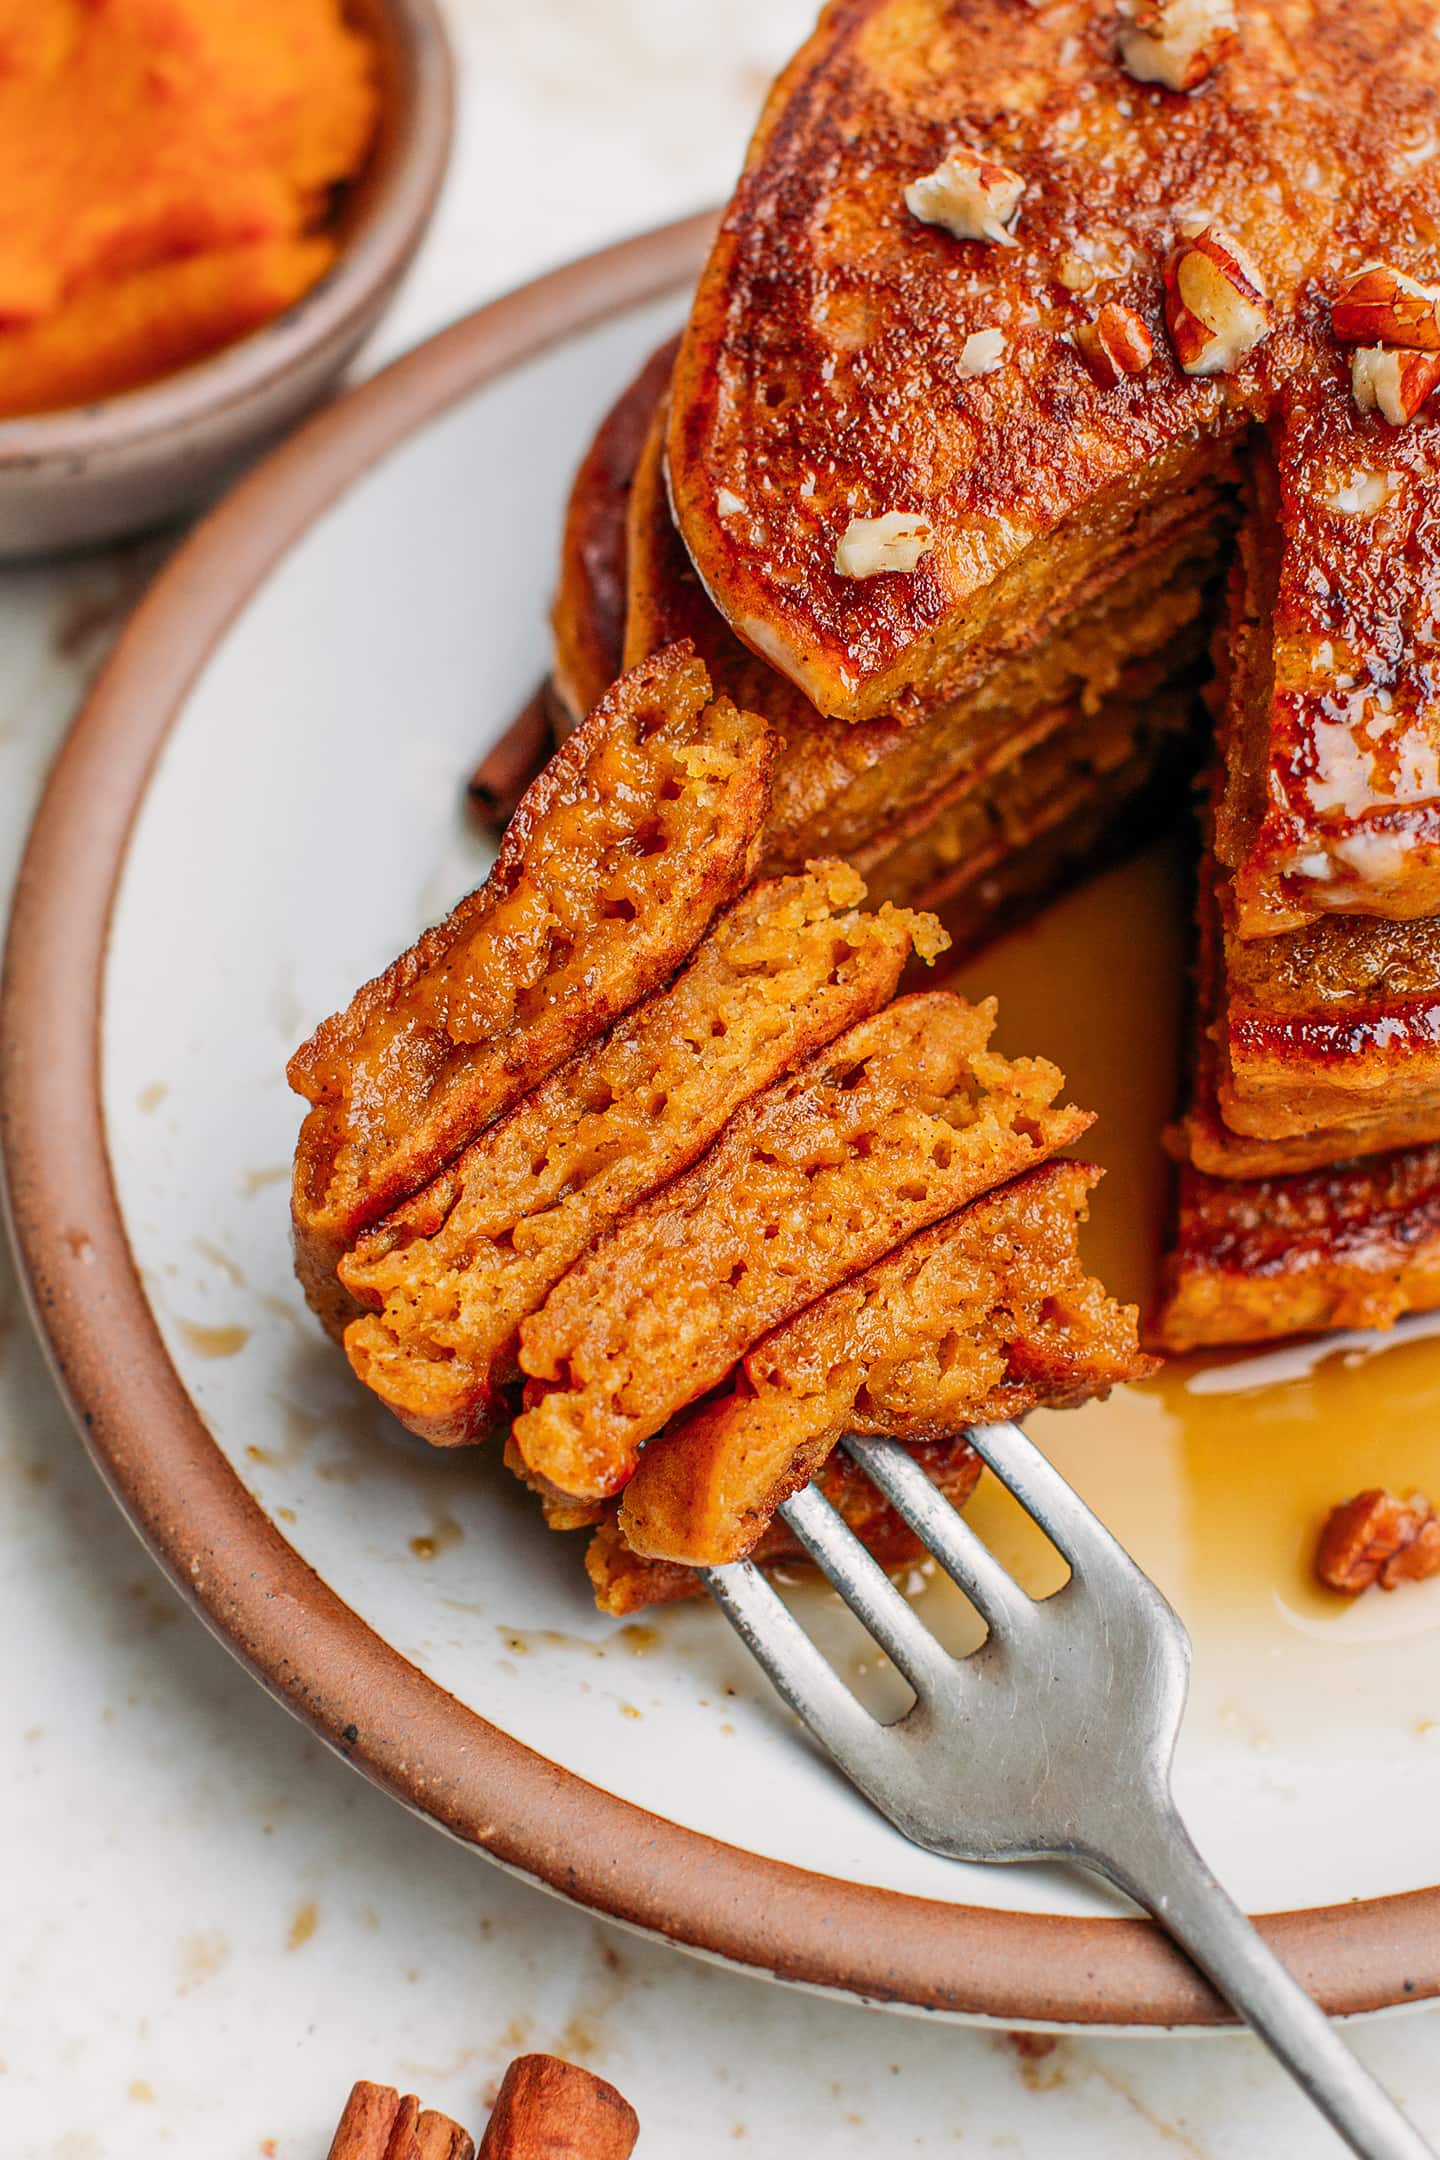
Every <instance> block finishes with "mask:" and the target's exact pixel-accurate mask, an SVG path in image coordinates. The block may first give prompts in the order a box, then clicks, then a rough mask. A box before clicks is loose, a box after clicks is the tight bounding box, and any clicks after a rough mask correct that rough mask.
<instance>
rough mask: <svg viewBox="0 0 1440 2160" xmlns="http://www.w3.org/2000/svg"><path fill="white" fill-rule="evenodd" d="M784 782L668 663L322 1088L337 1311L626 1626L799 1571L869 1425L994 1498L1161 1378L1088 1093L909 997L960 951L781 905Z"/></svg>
mask: <svg viewBox="0 0 1440 2160" xmlns="http://www.w3.org/2000/svg"><path fill="white" fill-rule="evenodd" d="M776 748H777V744H776V739H775V737H774V736H773V734H772V732H771V730H770V729H769V727H768V726H767V724H766V722H765V721H764V720H763V719H762V718H759V717H758V716H756V715H753V714H750V713H747V712H744V711H742V710H740V709H739V708H738V707H737V706H735V705H734V704H733V703H732V702H731V700H729V699H728V698H724V697H721V698H717V697H715V696H714V695H713V691H712V686H711V683H710V680H709V677H708V675H707V673H706V670H705V668H704V665H703V663H702V662H701V661H700V660H699V659H698V657H697V656H696V654H695V651H694V648H693V646H691V645H689V644H686V643H683V642H682V643H679V644H674V645H671V646H670V647H668V648H667V649H666V650H665V651H663V652H661V653H659V654H658V655H655V656H652V657H651V658H650V659H648V660H646V661H644V662H643V663H642V664H641V665H639V666H638V667H636V668H634V669H632V670H631V671H630V672H629V673H627V674H626V675H624V676H622V677H621V679H620V680H619V681H618V682H617V683H616V684H615V685H614V686H613V687H612V688H611V689H610V690H609V691H608V692H607V693H606V695H605V696H604V697H603V698H602V700H601V701H600V703H599V705H598V706H597V707H596V708H595V710H594V712H593V713H591V714H590V715H589V717H588V718H587V719H586V720H585V721H584V723H583V724H582V725H581V726H580V727H579V728H578V729H576V730H575V731H574V732H573V733H572V734H571V735H570V736H569V737H568V739H567V740H566V742H565V743H564V745H563V746H562V748H561V749H560V750H559V751H558V752H557V753H556V755H555V756H554V757H553V758H552V759H551V760H550V762H549V764H548V765H547V766H546V768H545V769H544V771H543V772H542V773H541V775H540V777H539V778H538V779H537V780H536V782H535V783H534V785H533V786H532V787H531V789H530V790H529V792H528V793H527V795H526V796H525V798H524V799H523V800H522V802H521V804H520V807H519V809H518V810H517V812H516V814H515V817H514V818H513V820H512V821H511V824H510V827H509V830H508V832H507V834H506V837H505V841H504V845H503V847H502V849H501V852H500V856H499V859H498V861H497V863H496V865H495V869H494V871H493V872H492V874H491V877H490V879H489V880H488V882H487V883H486V885H485V886H484V887H483V888H482V889H481V890H480V891H479V892H477V893H474V894H472V895H471V896H470V897H469V898H468V899H467V900H465V901H464V902H462V903H461V905H460V907H459V908H457V909H456V911H455V912H454V914H453V915H451V916H450V917H449V919H448V920H447V921H446V922H444V923H442V924H441V925H439V926H438V927H437V928H436V929H434V930H431V931H429V932H427V933H426V935H425V936H424V937H423V938H422V939H421V940H420V942H419V943H418V944H417V945H416V946H414V947H413V948H412V950H411V951H410V952H408V953H406V954H404V955H403V956H402V957H401V959H399V960H397V961H396V962H395V964H394V966H393V967H391V968H390V969H388V970H387V971H386V973H385V975H383V976H382V977H380V978H379V979H378V981H376V982H374V983H371V984H368V985H367V986H366V987H365V988H364V989H363V990H361V991H360V992H359V993H358V995H357V996H356V997H355V998H354V999H353V1000H352V1002H351V1004H350V1005H349V1007H348V1008H347V1009H346V1011H345V1012H343V1013H339V1014H337V1015H336V1016H335V1017H334V1018H333V1019H331V1020H328V1021H327V1022H325V1024H324V1025H323V1026H322V1027H321V1028H320V1029H319V1030H318V1031H317V1033H316V1034H315V1036H314V1037H313V1038H312V1039H311V1041H310V1042H309V1043H307V1044H306V1045H305V1046H304V1048H303V1049H301V1050H300V1051H299V1052H298V1053H297V1054H296V1057H295V1058H294V1060H293V1061H292V1064H291V1068H290V1072H291V1080H292V1083H293V1084H294V1085H295V1086H296V1088H297V1089H299V1090H300V1091H301V1092H302V1093H304V1094H305V1095H306V1096H308V1098H309V1099H310V1102H311V1104H312V1108H311V1110H310V1113H309V1115H308V1117H307V1118H306V1121H305V1124H304V1127H303V1129H302V1133H301V1140H300V1147H299V1151H298V1154H297V1160H296V1173H295V1184H294V1217H295V1230H296V1242H297V1251H298V1254H299V1260H300V1272H301V1276H302V1279H303V1281H304V1282H305V1285H306V1288H307V1291H308V1293H309V1295H310V1298H311V1302H312V1304H313V1305H314V1306H315V1308H316V1310H317V1312H318V1313H319V1314H320V1316H321V1317H322V1318H323V1319H324V1320H325V1321H326V1323H327V1324H328V1325H329V1326H330V1327H331V1328H332V1329H333V1330H334V1331H335V1332H337V1333H340V1334H341V1335H342V1336H343V1340H344V1344H345V1349H346V1351H347V1354H348V1355H349V1358H350V1361H351V1364H352V1365H353V1367H354V1369H355V1371H356V1372H357V1373H358V1374H359V1376H360V1378H361V1379H362V1380H363V1381H364V1382H365V1383H366V1385H367V1386H369V1387H370V1388H371V1389H373V1390H374V1392H375V1393H376V1394H377V1395H378V1396H379V1397H380V1398H381V1399H382V1400H383V1401H384V1402H386V1403H387V1404H388V1405H389V1406H390V1407H391V1408H392V1409H393V1410H394V1411H395V1413H396V1414H397V1416H399V1417H400V1418H401V1419H402V1420H403V1421H404V1422H405V1423H406V1424H407V1425H408V1426H410V1427H411V1429H412V1430H413V1431H415V1432H418V1433H421V1434H423V1435H424V1436H425V1437H426V1438H428V1439H430V1440H432V1441H434V1442H436V1443H438V1444H441V1445H446V1446H455V1445H464V1444H467V1443H471V1442H475V1441H478V1440H481V1439H483V1438H485V1437H486V1436H487V1434H489V1433H492V1432H495V1431H497V1430H503V1429H506V1428H509V1429H510V1432H511V1438H510V1445H509V1450H508V1453H509V1458H510V1460H511V1462H512V1464H513V1466H514V1467H515V1468H516V1470H517V1471H518V1472H519V1474H520V1475H521V1476H522V1477H523V1478H525V1479H526V1481H527V1482H529V1483H530V1484H532V1485H534V1486H535V1487H536V1488H537V1490H538V1491H539V1492H540V1494H541V1495H542V1497H543V1499H544V1502H545V1505H546V1512H547V1514H548V1516H549V1519H550V1520H551V1522H552V1523H553V1524H554V1525H555V1526H556V1527H557V1528H574V1527H579V1526H582V1525H584V1526H590V1527H592V1528H593V1529H595V1531H596V1533H597V1542H596V1556H595V1560H594V1562H593V1572H594V1573H595V1579H596V1583H597V1588H598V1589H599V1591H600V1593H601V1595H602V1598H603V1600H604V1602H605V1603H606V1605H607V1607H608V1609H610V1610H614V1611H621V1610H631V1609H633V1607H634V1606H635V1605H636V1604H637V1603H642V1602H646V1601H648V1600H651V1599H653V1598H658V1597H670V1596H674V1595H676V1594H677V1590H679V1589H683V1588H686V1587H689V1586H690V1585H691V1584H692V1583H693V1581H694V1577H693V1572H687V1569H688V1570H693V1567H694V1566H695V1565H696V1564H697V1563H700V1562H704V1561H715V1560H721V1559H731V1558H735V1557H738V1556H739V1555H740V1554H741V1553H744V1552H748V1551H750V1550H751V1549H753V1548H755V1547H756V1546H757V1545H762V1544H763V1549H764V1556H765V1557H766V1558H775V1557H778V1556H779V1554H780V1553H781V1552H783V1551H784V1550H786V1546H785V1540H784V1539H783V1537H780V1536H777V1535H776V1534H775V1533H774V1532H772V1530H771V1519H772V1517H773V1516H774V1513H775V1510H776V1508H777V1507H778V1506H779V1504H780V1502H781V1501H782V1500H783V1499H785V1498H786V1497H787V1496H788V1494H789V1493H790V1492H792V1491H794V1490H796V1489H797V1487H798V1486H799V1485H802V1484H805V1483H807V1482H809V1480H810V1479H811V1478H812V1477H813V1476H815V1475H816V1474H818V1473H822V1472H826V1470H827V1459H828V1457H829V1455H830V1452H831V1450H832V1449H833V1447H834V1445H835V1442H836V1441H837V1439H838V1438H839V1437H840V1435H841V1433H842V1432H843V1431H844V1430H845V1429H847V1428H853V1427H857V1426H863V1425H864V1424H865V1422H866V1420H867V1418H868V1419H869V1421H870V1423H871V1427H872V1429H874V1424H875V1420H876V1419H877V1418H881V1419H885V1420H887V1421H888V1427H887V1429H893V1430H895V1431H897V1432H900V1433H903V1434H904V1435H905V1436H906V1437H907V1438H912V1439H913V1440H914V1441H915V1442H916V1443H917V1445H923V1447H924V1448H925V1449H926V1450H927V1460H928V1461H929V1462H930V1464H931V1467H932V1469H933V1471H934V1473H935V1475H936V1477H937V1481H938V1482H939V1483H940V1484H941V1485H942V1486H943V1487H944V1488H945V1489H946V1490H948V1491H950V1492H952V1493H954V1494H955V1495H956V1496H957V1497H963V1496H964V1495H965V1494H966V1493H968V1491H969V1489H970V1486H971V1485H972V1484H973V1482H974V1477H975V1474H976V1473H975V1464H974V1461H973V1458H972V1457H971V1455H970V1453H969V1450H968V1449H967V1448H966V1447H965V1446H964V1443H963V1435H964V1432H965V1429H966V1427H967V1426H969V1425H971V1424H973V1423H974V1422H976V1420H977V1419H979V1418H981V1417H988V1416H999V1415H1001V1414H1008V1413H1009V1412H1010V1411H1013V1410H1016V1409H1023V1408H1029V1407H1031V1406H1033V1405H1034V1404H1036V1403H1040V1402H1044V1403H1051V1402H1053V1403H1071V1402H1078V1401H1082V1400H1085V1399H1087V1398H1088V1397H1090V1396H1093V1395H1095V1394H1098V1393H1103V1392H1104V1391H1105V1390H1106V1389H1107V1388H1108V1387H1109V1386H1111V1385H1112V1384H1114V1383H1115V1382H1116V1381H1118V1380H1124V1379H1127V1378H1130V1377H1132V1376H1133V1375H1134V1374H1136V1373H1138V1372H1141V1371H1144V1370H1146V1369H1147V1361H1146V1360H1145V1359H1143V1358H1142V1357H1141V1356H1140V1355H1139V1353H1138V1350H1137V1346H1136V1335H1135V1315H1134V1312H1133V1311H1132V1310H1130V1309H1128V1308H1122V1307H1119V1306H1117V1305H1115V1304H1114V1303H1113V1302H1112V1301H1111V1300H1110V1299H1109V1298H1107V1297H1106V1295H1105V1293H1104V1292H1103V1291H1102V1290H1101V1289H1100V1287H1099V1285H1098V1284H1096V1283H1094V1282H1092V1281H1091V1280H1090V1279H1089V1278H1088V1277H1087V1276H1086V1275H1085V1274H1084V1272H1083V1270H1082V1269H1081V1267H1080V1264H1079V1260H1078V1255H1077V1251H1076V1234H1077V1227H1078V1224H1079V1221H1080V1219H1081V1217H1082V1215H1083V1213H1084V1207H1085V1201H1086V1196H1087V1194H1088V1192H1089V1190H1090V1187H1091V1186H1092V1184H1093V1183H1094V1179H1095V1177H1096V1175H1097V1174H1098V1173H1096V1172H1095V1171H1093V1170H1092V1169H1090V1168H1088V1167H1087V1166H1084V1165H1076V1164H1070V1163H1067V1164H1064V1165H1054V1166H1051V1165H1050V1164H1049V1160H1048V1159H1049V1158H1050V1157H1052V1156H1053V1155H1055V1154H1056V1153H1057V1152H1058V1151H1059V1150H1060V1149H1061V1148H1063V1147H1066V1146H1068V1145H1069V1144H1070V1143H1071V1142H1072V1141H1074V1140H1076V1139H1078V1138H1079V1137H1080V1136H1081V1134H1083V1133H1084V1131H1085V1130H1086V1128H1087V1126H1088V1125H1089V1123H1090V1119H1089V1118H1088V1117H1087V1116H1085V1115H1084V1114H1083V1113H1082V1112H1080V1111H1077V1110H1075V1109H1073V1108H1067V1107H1060V1106H1057V1097H1058V1095H1059V1091H1060V1088H1061V1085H1062V1080H1061V1075H1060V1074H1059V1073H1058V1072H1057V1071H1056V1069H1055V1068H1054V1066H1052V1065H1049V1064H1047V1063H1045V1062H1044V1061H1043V1060H1038V1059H1021V1060H1018V1061H1012V1060H1009V1059H1006V1058H1002V1057H1000V1056H999V1055H997V1054H996V1053H995V1052H993V1051H992V1050H991V1049H990V1048H989V1037H990V1034H991V1031H992V1028H993V1025H994V1012H993V1008H991V1007H989V1006H985V1007H975V1006H972V1005H970V1004H967V1003H966V1002H965V1000H963V999H962V998H959V997H957V996H955V995H953V994H952V993H950V992H948V991H944V990H933V991H928V992H922V993H916V994H911V995H908V996H902V997H897V996H896V991H897V987H898V985H899V981H900V977H901V974H902V971H903V970H904V968H905V966H906V964H907V962H908V961H909V960H910V959H911V957H912V955H915V956H918V957H919V958H920V959H921V960H928V959H933V958H934V957H935V956H936V955H937V953H939V952H940V951H942V950H943V949H944V946H945V943H946V939H945V935H944V932H943V931H942V930H941V928H940V926H939V924H938V923H937V922H936V921H935V919H934V917H932V916H929V915H926V914H921V913H916V912H913V911H911V910H909V909H905V908H899V907H896V906H894V905H892V904H890V903H888V902H885V903H882V904H880V905H879V906H871V907H870V908H868V909H867V908H865V907H864V906H863V905H862V903H863V902H864V901H865V898H866V892H865V886H864V883H863V881H862V879H861V878H860V876H859V874H858V873H857V872H856V871H855V870H854V869H853V868H851V867H849V866H848V865H846V864H843V863H841V862H839V861H838V860H835V859H828V860H827V859H823V858H815V859H812V861H811V862H810V863H809V864H808V866H807V867H806V868H804V869H803V870H798V871H794V872H791V873H790V874H788V875H784V874H781V875H775V876H770V877H765V876H760V877H757V876H756V875H755V871H756V866H757V862H758V860H759V857H760V855H761V852H762V848H763V835H764V832H765V830H766V826H767V820H768V816H769V812H770V804H771V796H770V771H771V767H772V764H773V760H774V757H775V753H776ZM757 1376H758V1377H757ZM742 1403H743V1407H742ZM867 1406H868V1407H867ZM662 1447H663V1450H664V1468H663V1469H662V1470H653V1471H652V1469H651V1467H650V1466H651V1460H652V1456H651V1451H652V1449H656V1448H662ZM692 1458H693V1460H694V1462H695V1464H696V1468H697V1477H698V1478H700V1479H703V1481H704V1487H705V1491H704V1498H703V1500H702V1498H701V1496H700V1488H699V1485H698V1484H697V1486H696V1489H695V1492H694V1495H693V1496H692V1500H691V1502H690V1503H688V1504H686V1503H684V1502H683V1500H682V1496H681V1491H680V1487H683V1483H684V1475H685V1467H686V1466H687V1465H688V1464H689V1463H690V1462H691V1460H692ZM657 1460H658V1458H657ZM677 1465H679V1466H680V1472H679V1486H677V1469H676V1466H677ZM637 1471H639V1472H640V1473H642V1475H641V1476H640V1478H639V1489H640V1490H641V1491H642V1492H643V1493H644V1494H645V1495H646V1498H645V1500H644V1505H643V1513H637V1514H636V1515H635V1516H634V1518H633V1520H632V1519H630V1518H628V1517H626V1516H625V1515H624V1514H623V1513H622V1512H621V1499H622V1495H623V1494H624V1493H625V1492H626V1491H627V1490H628V1488H629V1486H630V1485H631V1483H632V1481H635V1480H636V1477H637ZM828 1475H829V1480H830V1485H831V1489H832V1490H833V1492H834V1494H835V1496H836V1498H837V1500H838V1502H839V1504H840V1505H841V1506H842V1507H843V1508H845V1509H846V1510H847V1511H848V1512H849V1513H850V1514H851V1515H852V1517H854V1518H856V1519H857V1520H858V1521H860V1523H861V1524H862V1526H863V1527H864V1529H865V1532H866V1535H867V1536H868V1537H870V1538H871V1539H872V1541H873V1543H874V1545H875V1549H876V1550H877V1551H880V1552H882V1553H883V1554H885V1555H887V1556H892V1557H899V1556H900V1555H901V1554H902V1553H903V1552H906V1551H908V1550H909V1548H908V1546H907V1545H906V1544H905V1542H904V1538H903V1533H902V1531H901V1526H900V1525H899V1523H898V1522H897V1521H896V1520H895V1518H894V1517H893V1516H891V1515H889V1514H888V1512H886V1511H884V1510H883V1509H881V1508H880V1507H879V1504H878V1502H876V1501H875V1500H874V1498H873V1496H871V1497H870V1498H868V1499H867V1498H866V1497H864V1495H863V1494H862V1492H861V1490H860V1488H859V1485H858V1481H856V1480H854V1479H853V1477H852V1478H847V1477H846V1476H845V1475H844V1474H843V1473H840V1472H837V1471H836V1470H834V1469H833V1468H832V1469H830V1470H829V1472H828Z"/></svg>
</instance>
